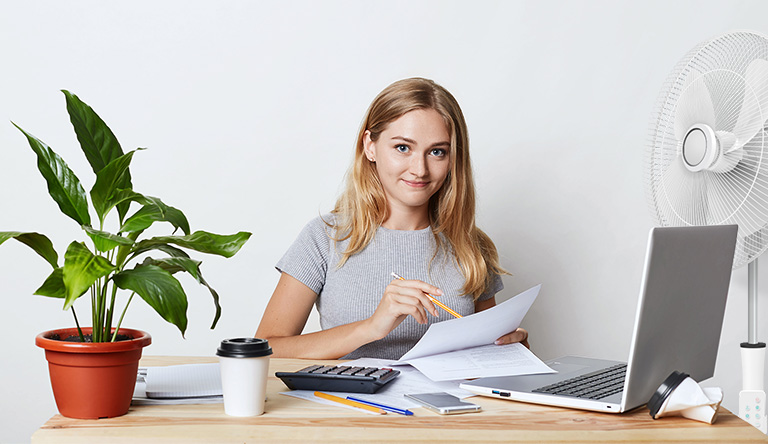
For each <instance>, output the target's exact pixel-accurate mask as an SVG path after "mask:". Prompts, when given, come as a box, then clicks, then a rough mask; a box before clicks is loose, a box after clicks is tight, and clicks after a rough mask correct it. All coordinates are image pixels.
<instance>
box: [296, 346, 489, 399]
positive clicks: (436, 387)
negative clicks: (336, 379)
mask: <svg viewBox="0 0 768 444" xmlns="http://www.w3.org/2000/svg"><path fill="white" fill-rule="evenodd" d="M391 362H392V361H389V360H385V359H373V358H362V359H357V360H355V361H350V362H345V363H344V365H351V366H355V367H378V368H381V367H388V366H389V364H390V363H391ZM397 369H398V370H400V374H399V375H398V376H397V378H395V380H394V381H392V382H390V383H388V384H387V385H385V386H384V387H382V388H381V389H380V390H379V391H377V392H376V393H373V394H367V393H340V392H333V394H334V395H336V396H340V397H342V398H346V397H347V396H353V397H355V398H360V399H364V400H366V401H372V402H377V403H379V404H384V405H388V406H391V407H397V408H401V409H410V408H414V407H419V404H417V403H415V402H414V401H411V400H410V399H408V398H406V397H405V396H404V395H406V394H409V393H428V392H446V393H450V394H452V395H453V396H456V397H457V398H462V399H463V398H467V397H470V396H474V393H472V392H469V391H467V390H464V389H461V388H459V383H461V382H463V381H452V382H434V381H431V380H429V379H428V378H427V377H425V376H424V375H422V374H421V373H419V371H418V370H416V369H414V368H412V367H408V366H403V367H398V368H397ZM282 394H283V395H287V396H293V397H295V398H301V399H306V400H307V401H314V402H318V403H321V404H328V405H335V406H337V407H340V406H343V405H342V404H339V403H337V402H333V401H326V400H324V399H322V398H318V397H317V396H315V395H314V392H313V391H311V390H292V391H290V392H283V393H282ZM350 408H353V409H354V407H350ZM355 410H359V409H355Z"/></svg>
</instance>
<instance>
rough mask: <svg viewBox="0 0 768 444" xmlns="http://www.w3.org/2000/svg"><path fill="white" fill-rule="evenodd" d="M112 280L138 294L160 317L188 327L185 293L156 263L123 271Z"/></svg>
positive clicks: (183, 328)
mask: <svg viewBox="0 0 768 444" xmlns="http://www.w3.org/2000/svg"><path fill="white" fill-rule="evenodd" d="M112 279H113V280H114V282H115V284H116V285H117V286H118V287H120V288H122V289H124V290H130V291H133V292H135V293H136V294H138V295H139V296H141V298H142V299H144V300H145V301H146V302H147V303H148V304H149V305H150V306H151V307H152V308H154V309H155V311H156V312H157V313H158V314H159V315H160V316H162V318H163V319H165V320H166V321H168V322H170V323H172V324H173V325H175V326H176V327H178V329H179V330H180V331H181V335H182V336H184V332H185V331H186V330H187V295H186V294H185V293H184V289H183V288H182V287H181V284H180V283H179V281H177V280H176V278H174V277H173V276H171V274H170V273H168V272H167V271H165V270H163V269H162V268H160V267H158V266H156V265H140V266H137V267H136V268H134V269H132V270H123V271H121V272H120V273H117V274H115V275H114V276H113V277H112Z"/></svg>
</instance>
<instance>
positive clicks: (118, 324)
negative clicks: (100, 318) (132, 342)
mask: <svg viewBox="0 0 768 444" xmlns="http://www.w3.org/2000/svg"><path fill="white" fill-rule="evenodd" d="M135 294H136V293H131V297H129V298H128V302H126V303H125V308H124V309H123V314H121V315H120V320H119V321H117V326H116V327H115V332H114V333H113V334H112V340H111V341H110V342H115V338H117V332H118V331H119V330H120V326H121V325H122V324H123V317H124V316H125V312H126V311H128V306H129V305H131V301H132V300H133V295H135Z"/></svg>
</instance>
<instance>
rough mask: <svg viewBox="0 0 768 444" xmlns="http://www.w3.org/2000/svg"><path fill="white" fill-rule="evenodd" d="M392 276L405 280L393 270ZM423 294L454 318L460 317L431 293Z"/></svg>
mask: <svg viewBox="0 0 768 444" xmlns="http://www.w3.org/2000/svg"><path fill="white" fill-rule="evenodd" d="M392 276H393V277H394V278H395V279H400V280H401V281H404V280H405V279H403V278H402V277H400V275H398V274H397V273H395V272H392ZM424 294H425V295H427V297H428V298H429V300H430V301H432V302H434V303H435V304H436V305H437V306H438V307H440V308H442V309H443V310H445V311H447V312H448V313H450V314H452V315H453V317H455V318H460V317H461V315H460V314H458V313H456V312H455V311H453V310H451V309H450V308H448V307H447V306H446V305H445V304H443V303H442V302H440V301H438V300H437V299H435V297H434V296H432V295H431V294H429V293H424Z"/></svg>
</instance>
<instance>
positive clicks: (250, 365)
mask: <svg viewBox="0 0 768 444" xmlns="http://www.w3.org/2000/svg"><path fill="white" fill-rule="evenodd" d="M271 354H272V349H271V348H270V347H269V343H268V342H267V340H266V339H257V338H233V339H225V340H223V341H221V345H220V346H219V348H218V350H217V351H216V355H217V356H219V362H220V366H221V388H222V391H223V394H224V412H225V413H226V414H227V415H230V416H258V415H261V414H262V413H264V400H265V398H266V395H267V373H268V372H269V355H271Z"/></svg>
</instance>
